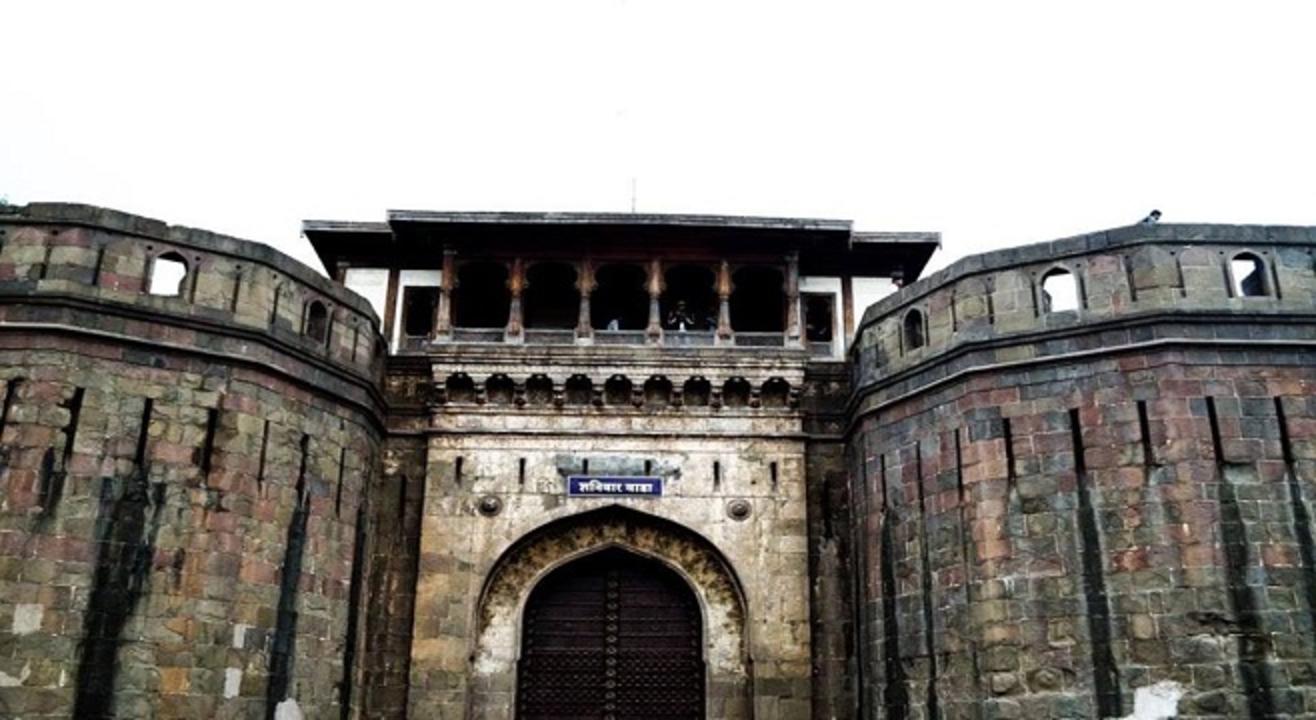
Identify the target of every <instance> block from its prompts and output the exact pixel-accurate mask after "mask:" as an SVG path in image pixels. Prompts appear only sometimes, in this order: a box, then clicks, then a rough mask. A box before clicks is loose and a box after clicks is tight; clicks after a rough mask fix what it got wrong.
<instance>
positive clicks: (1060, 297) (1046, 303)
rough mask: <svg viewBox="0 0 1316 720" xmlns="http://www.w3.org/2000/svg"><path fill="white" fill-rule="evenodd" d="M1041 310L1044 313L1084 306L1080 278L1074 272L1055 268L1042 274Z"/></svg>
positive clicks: (1065, 310)
mask: <svg viewBox="0 0 1316 720" xmlns="http://www.w3.org/2000/svg"><path fill="white" fill-rule="evenodd" d="M1041 301H1042V302H1041V305H1042V307H1041V310H1042V313H1043V314H1046V313H1057V312H1073V311H1077V310H1078V309H1079V308H1080V307H1082V304H1083V302H1082V298H1080V297H1079V293H1078V279H1077V277H1075V275H1074V273H1072V272H1070V271H1068V270H1066V269H1064V268H1055V269H1053V270H1050V271H1048V272H1047V273H1046V274H1045V275H1043V276H1042V290H1041Z"/></svg>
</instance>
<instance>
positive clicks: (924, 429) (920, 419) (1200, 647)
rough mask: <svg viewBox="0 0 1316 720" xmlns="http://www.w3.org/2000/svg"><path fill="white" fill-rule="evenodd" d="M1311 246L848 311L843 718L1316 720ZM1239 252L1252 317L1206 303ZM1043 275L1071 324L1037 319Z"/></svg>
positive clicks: (1143, 246)
mask: <svg viewBox="0 0 1316 720" xmlns="http://www.w3.org/2000/svg"><path fill="white" fill-rule="evenodd" d="M1312 238H1313V236H1312V235H1311V232H1310V231H1309V230H1306V229H1294V228H1246V227H1245V228H1232V227H1218V226H1210V227H1200V226H1168V227H1167V226H1162V227H1154V228H1130V229H1123V230H1119V231H1113V232H1111V233H1105V234H1098V235H1093V236H1084V237H1082V238H1075V239H1071V240H1065V241H1058V242H1056V243H1052V244H1049V245H1043V246H1036V247H1030V248H1021V249H1018V250H1014V251H1008V252H1006V253H1002V254H992V255H987V256H982V257H977V258H969V259H967V260H965V261H962V262H960V263H957V264H956V265H953V266H951V267H950V268H948V269H947V270H945V271H942V272H941V273H938V274H937V275H934V276H932V277H930V278H928V279H926V280H924V281H920V282H919V283H916V284H914V285H913V286H911V287H909V288H907V289H906V290H904V291H902V292H901V293H899V294H897V295H896V296H894V297H892V298H889V299H887V300H884V301H883V302H882V303H879V304H878V305H877V306H875V307H874V308H872V309H870V311H869V312H868V314H867V316H866V318H865V324H864V326H863V328H862V329H861V333H862V335H861V337H862V338H863V339H862V342H861V347H860V348H859V349H858V351H857V353H856V356H855V367H854V368H852V371H853V374H854V376H855V377H856V378H858V379H859V382H860V385H859V387H858V389H857V392H856V395H855V398H854V400H853V402H852V408H853V417H854V422H853V425H852V428H851V433H850V442H849V454H850V457H851V491H852V493H853V495H854V497H855V503H854V508H855V513H856V515H855V522H856V524H857V525H858V528H857V530H858V535H859V537H860V538H861V542H860V545H859V547H857V548H856V550H855V552H856V555H857V557H858V558H859V561H860V562H859V565H860V573H859V577H858V579H859V580H860V581H862V582H863V583H864V591H863V592H862V593H861V595H862V597H863V604H864V607H863V608H862V610H861V613H860V618H861V629H860V635H861V637H862V643H861V647H860V659H861V662H862V664H863V673H864V676H865V677H866V678H869V683H868V685H867V691H866V692H865V693H864V694H863V700H862V710H863V716H864V717H883V718H918V717H945V718H1012V717H1122V716H1124V715H1126V714H1130V713H1133V712H1134V710H1135V705H1136V697H1137V695H1138V694H1139V693H1138V691H1139V690H1146V689H1147V688H1150V687H1152V686H1153V685H1155V684H1157V683H1162V682H1170V683H1174V685H1173V686H1170V687H1169V688H1168V689H1170V690H1172V694H1181V695H1182V697H1181V699H1180V700H1179V701H1178V702H1177V713H1178V715H1177V716H1178V717H1192V718H1224V717H1250V718H1263V717H1267V718H1269V717H1312V716H1313V714H1316V675H1314V674H1313V673H1312V668H1313V667H1316V637H1314V635H1313V617H1314V616H1313V613H1316V552H1314V551H1313V535H1312V528H1311V523H1310V518H1311V512H1312V498H1313V497H1314V496H1316V487H1313V484H1314V483H1316V400H1314V399H1313V396H1314V395H1316V369H1314V368H1316V312H1314V311H1313V309H1314V303H1313V291H1314V290H1316V273H1314V272H1313V269H1314V268H1313V263H1312V251H1313V242H1312ZM1243 252H1249V253H1252V254H1253V255H1254V256H1255V257H1258V258H1261V259H1262V260H1263V262H1264V267H1265V272H1266V282H1265V287H1264V290H1265V292H1263V293H1262V294H1260V295H1258V296H1254V297H1238V296H1232V297H1231V294H1232V295H1236V293H1231V288H1230V285H1231V284H1232V283H1233V282H1234V281H1235V280H1236V279H1235V278H1232V277H1231V275H1230V272H1231V269H1230V267H1229V260H1231V259H1232V258H1234V257H1236V256H1237V255H1238V254H1239V253H1243ZM1057 264H1064V265H1065V266H1066V267H1067V268H1069V269H1070V271H1071V272H1074V273H1075V274H1076V275H1077V276H1078V278H1079V279H1080V282H1079V291H1080V300H1081V305H1080V307H1079V308H1078V309H1076V310H1073V311H1067V312H1048V309H1049V308H1048V307H1047V305H1046V304H1045V303H1044V302H1040V300H1041V298H1040V296H1039V294H1038V291H1039V289H1040V284H1041V283H1040V281H1041V279H1042V278H1043V277H1044V276H1045V274H1046V273H1047V272H1049V271H1050V270H1051V269H1052V268H1054V267H1055V266H1056V265H1057ZM989 298H990V299H989ZM911 309H918V310H919V311H920V312H922V313H923V315H924V317H923V318H922V322H923V328H924V331H925V333H926V334H925V340H926V344H925V345H924V346H923V347H917V345H918V343H917V342H911V341H910V340H911V336H910V335H909V329H908V326H907V324H906V319H907V318H908V317H909V315H908V313H909V311H910V310H911ZM915 340H917V338H915ZM1163 687H1165V686H1163Z"/></svg>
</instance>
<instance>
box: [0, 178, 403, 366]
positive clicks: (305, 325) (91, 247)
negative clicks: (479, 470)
mask: <svg viewBox="0 0 1316 720" xmlns="http://www.w3.org/2000/svg"><path fill="white" fill-rule="evenodd" d="M0 295H3V296H4V306H5V307H4V320H5V323H6V325H9V326H11V327H18V326H20V325H22V324H24V323H28V324H40V325H51V326H53V325H63V326H68V327H69V328H73V327H77V328H80V329H81V330H83V331H94V332H97V333H101V334H104V333H114V334H120V335H125V336H131V337H133V338H135V339H137V340H139V341H142V342H147V343H153V344H156V343H159V344H165V345H169V344H182V345H189V344H190V345H199V346H202V347H204V348H205V349H207V350H209V351H214V352H221V353H230V354H233V355H241V356H246V357H247V358H248V359H249V360H253V361H256V362H262V363H266V364H271V365H276V366H279V367H281V368H283V369H284V370H285V371H287V372H289V373H292V374H295V375H298V376H302V375H304V370H303V369H302V367H301V366H302V364H309V365H311V366H314V367H317V368H319V369H318V370H317V371H316V372H319V373H323V374H324V375H325V376H326V379H328V378H329V377H340V378H346V377H350V378H354V380H352V381H351V382H352V383H353V384H355V385H358V386H360V387H363V388H368V387H374V386H376V385H377V383H378V379H379V377H380V376H381V373H382V371H383V359H384V353H385V347H384V345H383V343H382V341H381V340H380V336H379V320H378V318H377V317H376V316H375V314H374V311H373V310H371V308H370V305H369V303H367V302H366V301H365V300H364V299H362V298H360V297H358V296H357V295H356V294H354V293H352V292H351V291H349V290H347V289H346V288H343V287H342V286H340V285H338V284H337V283H334V282H332V281H330V280H329V279H328V278H325V277H323V276H321V275H319V274H318V273H316V272H315V271H313V270H311V269H310V268H308V267H306V266H305V265H302V264H301V263H298V262H296V261H295V260H292V259H291V258H289V257H287V256H285V255H283V254H281V253H279V252H277V251H275V250H273V249H272V248H270V247H267V246H265V245H261V244H257V243H253V242H249V241H246V240H240V239H237V238H233V237H228V236H225V235H220V234H216V233H212V232H207V231H204V230H196V229H193V228H187V227H179V226H171V225H167V224H165V223H163V222H161V221H158V220H152V219H149V218H144V217H139V216H136V215H130V214H127V213H122V212H117V211H114V210H107V209H103V208H98V207H92V206H88V205H75V204H65V203H32V204H29V205H26V206H15V207H5V208H0ZM107 318H114V320H113V321H110V320H108V319H107Z"/></svg>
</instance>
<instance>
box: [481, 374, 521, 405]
mask: <svg viewBox="0 0 1316 720" xmlns="http://www.w3.org/2000/svg"><path fill="white" fill-rule="evenodd" d="M484 396H485V397H486V398H488V399H489V402H491V403H493V404H495V405H511V404H512V401H513V400H514V399H515V398H516V384H515V383H513V382H512V378H510V377H507V376H506V375H504V374H502V373H499V374H497V375H491V376H490V377H489V379H488V380H486V381H485V383H484Z"/></svg>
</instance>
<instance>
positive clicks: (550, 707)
mask: <svg viewBox="0 0 1316 720" xmlns="http://www.w3.org/2000/svg"><path fill="white" fill-rule="evenodd" d="M700 625H701V623H700V613H699V605H698V602H697V601H696V600H695V597H694V594H693V593H692V592H691V591H690V588H689V587H688V586H687V585H686V584H685V581H683V580H682V579H681V578H680V577H679V576H677V575H676V573H674V572H672V571H671V570H669V569H667V568H666V567H663V566H662V565H660V564H659V563H656V562H654V561H652V560H648V559H645V558H642V557H639V556H637V555H632V554H630V553H627V552H624V551H621V550H608V551H604V552H600V553H596V554H594V555H590V556H588V557H586V558H583V559H581V560H577V561H576V562H573V563H571V564H569V565H566V566H564V567H562V568H559V569H558V570H556V571H554V572H553V573H552V574H550V575H549V576H548V577H546V578H544V580H543V581H541V582H540V583H539V585H538V586H537V587H536V588H535V590H534V591H533V592H532V593H531V595H530V599H529V601H528V602H527V604H526V610H525V621H524V627H523V629H522V640H521V642H522V646H521V660H520V663H519V664H518V666H517V694H516V695H517V718H518V720H650V719H652V720H686V719H692V720H702V718H703V717H704V665H703V656H702V653H701V649H700V645H701V636H702V633H701V628H700Z"/></svg>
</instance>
